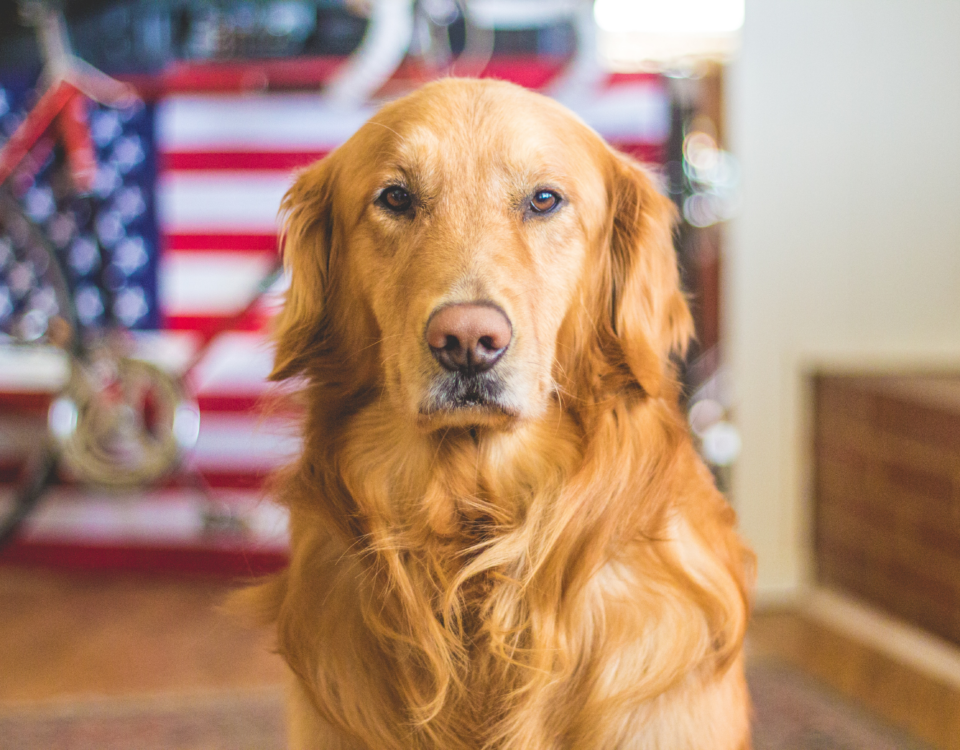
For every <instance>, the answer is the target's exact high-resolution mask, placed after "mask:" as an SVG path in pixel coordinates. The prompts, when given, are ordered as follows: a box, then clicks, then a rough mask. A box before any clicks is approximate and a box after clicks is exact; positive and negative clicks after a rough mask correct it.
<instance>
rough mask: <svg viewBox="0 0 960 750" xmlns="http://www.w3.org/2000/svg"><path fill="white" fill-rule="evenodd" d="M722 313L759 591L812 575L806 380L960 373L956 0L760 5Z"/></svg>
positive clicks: (733, 101) (756, 5) (733, 111)
mask: <svg viewBox="0 0 960 750" xmlns="http://www.w3.org/2000/svg"><path fill="white" fill-rule="evenodd" d="M729 94H730V96H729V99H728V107H729V113H728V114H729V118H730V133H731V145H732V150H733V151H734V152H735V153H736V154H737V155H738V156H739V158H740V160H741V164H742V166H743V197H744V201H743V207H742V211H741V214H740V218H739V219H738V220H737V221H736V222H735V223H734V224H733V225H732V226H731V227H730V232H729V242H728V248H729V255H728V259H727V266H726V276H725V285H726V286H725V299H726V309H725V311H724V319H725V325H726V328H725V333H726V335H727V340H728V347H727V355H728V360H729V364H730V366H731V369H732V372H733V375H734V378H735V382H736V387H737V396H738V399H739V400H738V404H739V406H738V411H737V420H738V423H739V425H740V427H741V430H742V435H743V440H744V449H743V454H742V458H741V460H740V461H739V463H738V465H737V467H736V473H735V478H734V502H735V505H736V507H737V509H738V511H739V513H740V517H741V526H742V529H743V531H744V533H745V535H746V536H747V538H748V539H749V540H750V542H751V543H752V544H753V546H754V548H755V549H756V551H757V553H758V554H759V558H760V581H759V583H760V591H761V596H764V595H766V596H772V595H775V594H777V593H789V592H790V591H793V590H795V589H796V587H797V586H798V585H801V584H802V583H803V582H804V581H805V580H807V576H808V575H809V542H808V539H809V533H808V529H809V520H808V519H809V507H810V497H809V490H808V486H809V460H808V456H807V453H808V445H809V433H808V429H807V424H808V419H809V403H808V398H809V396H808V390H807V383H808V382H809V381H808V375H809V373H810V372H812V371H815V370H835V369H844V370H858V369H864V370H865V369H885V368H888V369H899V370H903V369H930V368H945V369H954V370H956V371H957V372H960V0H752V1H748V3H747V10H746V26H745V28H744V47H743V50H742V53H741V56H740V60H739V61H738V62H737V63H736V64H734V66H733V67H732V68H731V70H730V78H729Z"/></svg>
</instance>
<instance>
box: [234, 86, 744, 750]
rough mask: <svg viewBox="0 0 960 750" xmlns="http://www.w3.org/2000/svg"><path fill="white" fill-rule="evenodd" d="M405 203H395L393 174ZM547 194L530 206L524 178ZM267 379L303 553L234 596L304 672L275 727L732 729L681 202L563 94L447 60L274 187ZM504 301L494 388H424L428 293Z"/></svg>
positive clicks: (651, 745) (579, 736)
mask: <svg viewBox="0 0 960 750" xmlns="http://www.w3.org/2000/svg"><path fill="white" fill-rule="evenodd" d="M397 184H400V185H403V186H404V187H405V188H406V189H407V190H409V191H410V193H411V194H412V195H413V196H414V197H415V203H414V210H413V211H411V212H410V213H409V214H407V215H404V216H397V215H392V214H391V213H390V212H389V211H386V210H384V209H383V208H382V207H379V206H378V205H377V196H378V195H380V193H381V192H382V191H383V190H384V189H385V188H387V187H388V186H390V185H397ZM544 186H548V187H550V188H551V189H555V190H557V191H558V192H559V193H560V195H562V198H563V201H562V205H561V206H560V208H559V209H558V210H557V211H555V212H554V213H553V214H550V215H549V216H531V215H529V214H528V213H525V206H526V205H527V201H528V200H529V196H530V195H531V194H532V192H533V191H535V190H539V189H542V188H544ZM283 212H284V216H285V221H286V229H285V245H284V255H285V261H286V263H287V266H288V268H289V271H290V273H291V278H292V281H291V286H290V289H289V291H288V293H287V298H286V304H285V307H284V309H283V311H282V313H281V314H280V317H279V320H278V327H277V335H276V340H277V353H276V367H275V370H274V373H273V377H274V378H275V379H277V380H282V379H286V378H293V377H298V376H299V377H301V378H303V380H304V382H305V391H304V397H305V402H304V403H305V404H306V407H305V415H304V425H303V440H304V443H303V453H302V455H301V456H300V457H299V459H298V460H297V462H296V463H295V464H294V465H293V466H291V467H289V469H288V470H287V471H286V472H285V473H284V474H283V475H282V476H281V477H279V479H278V482H277V494H278V496H279V499H280V501H281V502H282V503H284V504H285V505H286V506H287V507H288V508H289V510H290V521H291V535H292V543H291V544H292V546H291V560H290V565H289V568H288V569H287V570H286V571H284V572H283V573H281V574H280V575H278V576H277V577H275V578H273V579H271V580H270V581H268V582H267V583H265V584H264V585H262V586H260V587H258V588H257V589H254V590H252V593H250V594H249V595H248V596H247V597H246V599H247V600H248V604H253V605H254V606H255V607H256V608H257V610H258V611H259V613H260V615H261V617H262V618H263V619H265V620H266V621H269V622H275V623H276V628H277V636H278V644H279V650H280V653H281V654H282V655H283V657H284V659H285V660H286V661H287V663H288V664H289V666H290V669H291V672H292V675H293V676H292V680H291V700H290V731H291V746H292V747H294V748H298V749H304V750H305V749H307V748H311V749H313V748H323V749H324V750H347V749H348V748H349V749H350V750H353V749H359V748H365V749H366V748H370V749H376V750H384V749H388V748H389V749H393V748H396V749H397V750H410V749H413V748H436V749H437V750H440V749H442V750H455V749H457V748H464V749H467V748H470V749H471V750H480V749H481V748H482V749H488V750H493V749H494V748H496V749H497V750H548V749H549V750H560V749H561V748H575V749H576V750H589V749H594V748H595V749H596V750H601V749H602V750H611V749H612V748H623V749H625V750H626V749H629V750H655V749H656V750H740V749H742V748H747V747H749V730H748V698H747V693H746V687H745V684H744V679H743V669H742V658H741V645H742V641H743V635H744V630H745V627H746V622H747V611H748V590H749V587H750V584H751V578H752V564H753V562H752V555H751V554H750V553H749V552H748V551H746V550H745V549H744V547H743V546H742V544H741V543H740V541H739V540H738V538H737V536H736V534H735V531H734V524H735V518H734V514H733V512H732V510H731V509H730V508H729V506H728V505H727V504H726V502H725V501H724V499H723V497H722V496H721V495H720V494H719V493H718V492H717V490H716V489H715V488H714V486H713V483H712V479H711V476H710V473H709V472H708V471H707V470H706V468H705V467H704V466H703V464H702V463H701V461H700V460H699V458H698V457H697V455H696V453H695V451H694V449H693V447H692V445H691V442H690V439H689V437H688V433H687V430H686V427H685V423H684V420H683V417H682V415H681V413H680V411H679V409H678V406H677V396H678V387H677V384H676V382H675V378H674V375H673V369H672V367H671V365H670V355H671V353H672V352H682V351H683V349H684V347H685V345H686V343H687V341H688V338H689V336H690V334H691V327H692V326H691V319H690V315H689V312H688V309H687V305H686V302H685V299H684V297H683V295H682V293H681V291H680V288H679V279H678V272H677V267H676V258H675V254H674V251H673V246H672V241H671V240H672V237H671V231H672V223H673V218H674V212H673V209H672V205H671V204H670V202H669V201H668V200H667V199H665V198H664V197H662V196H661V195H659V194H658V193H657V192H656V190H655V189H654V187H653V186H652V184H651V182H650V180H649V178H648V177H647V176H646V174H645V173H644V172H643V170H642V169H641V168H640V167H639V166H638V165H637V164H636V163H634V162H633V161H632V160H630V159H629V158H627V157H625V156H623V155H620V154H617V153H616V152H614V151H613V150H612V149H610V148H609V147H608V146H607V145H606V144H605V143H604V142H603V141H602V140H601V139H600V138H599V137H598V136H597V135H596V134H595V133H594V132H593V131H591V130H590V129H589V128H588V127H586V126H585V125H584V124H583V123H582V122H580V121H579V120H578V119H577V118H575V117H574V116H573V115H571V114H570V113H569V112H568V111H566V110H565V109H564V108H563V107H561V106H560V105H558V104H556V103H554V102H552V101H550V100H548V99H546V98H544V97H541V96H538V95H536V94H532V93H530V92H527V91H525V90H523V89H520V88H518V87H516V86H513V85H510V84H506V83H499V82H490V81H470V80H456V79H450V80H444V81H440V82H437V83H433V84H430V85H428V86H425V87H423V88H422V89H420V90H419V91H417V92H416V93H414V94H412V95H410V96H408V97H405V98H404V99H401V100H399V101H397V102H394V103H392V104H389V105H387V106H386V107H384V108H383V109H382V110H381V111H380V112H379V113H378V114H377V115H376V116H375V117H374V118H373V119H372V120H371V121H370V122H369V123H367V124H366V125H365V126H363V127H362V128H361V129H360V130H359V131H358V132H357V134H356V135H354V136H353V137H352V138H351V139H350V140H349V141H348V142H347V143H346V144H344V145H343V146H341V147H340V148H339V149H337V150H336V151H335V152H334V153H332V154H331V155H330V156H328V157H327V158H326V159H324V160H323V161H321V162H318V163H317V164H315V165H313V166H312V167H309V168H308V169H306V170H305V171H303V172H302V173H301V174H300V175H299V177H298V179H297V180H296V183H295V184H294V185H293V187H292V188H291V189H290V191H289V192H288V194H287V196H286V198H285V200H284V204H283ZM472 300H488V301H492V302H494V303H496V304H497V305H498V306H499V307H500V308H501V309H502V310H503V311H504V312H505V313H506V315H507V316H508V317H509V319H510V321H511V323H512V326H513V340H512V342H511V344H510V348H509V349H508V350H507V352H506V354H505V355H504V357H503V359H502V360H501V361H500V362H499V363H498V364H497V366H496V371H497V376H496V377H497V378H498V380H497V382H498V384H499V386H502V390H501V392H500V395H499V396H498V400H497V402H496V403H495V404H493V405H475V404H474V405H469V404H468V405H461V406H460V407H458V408H455V407H450V406H449V404H447V405H444V403H443V402H442V400H441V401H437V397H436V393H437V392H438V391H437V389H438V388H440V385H438V383H441V381H442V378H443V377H449V374H447V375H444V373H443V371H442V370H441V368H440V367H439V365H438V364H437V362H436V361H435V360H434V359H433V358H432V357H431V354H430V351H429V349H428V347H427V346H426V344H425V342H424V336H423V331H424V327H425V325H426V322H427V320H428V318H429V316H430V314H431V312H432V311H433V310H436V309H437V308H438V307H440V306H442V305H445V304H450V303H456V302H469V301H472Z"/></svg>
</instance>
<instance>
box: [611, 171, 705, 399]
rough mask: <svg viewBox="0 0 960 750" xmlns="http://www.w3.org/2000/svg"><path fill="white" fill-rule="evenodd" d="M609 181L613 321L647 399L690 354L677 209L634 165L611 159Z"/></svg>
mask: <svg viewBox="0 0 960 750" xmlns="http://www.w3.org/2000/svg"><path fill="white" fill-rule="evenodd" d="M612 161H613V165H612V176H611V178H610V188H609V190H610V193H609V194H610V202H611V210H612V214H613V216H612V219H613V222H612V229H611V233H610V275H611V279H610V314H611V317H612V326H613V332H614V335H615V336H616V339H617V342H618V344H619V346H620V349H621V350H622V353H623V359H624V362H625V364H626V365H627V366H628V367H629V369H630V371H631V373H632V374H633V376H634V377H635V378H636V380H637V382H638V383H639V384H640V386H641V387H642V388H643V390H644V391H645V392H646V393H647V394H648V395H650V396H654V397H655V396H657V395H658V394H659V393H660V389H661V386H662V384H663V379H664V378H665V377H667V373H668V368H669V363H670V355H671V354H672V353H678V354H681V355H683V354H685V353H686V349H687V345H688V344H689V342H690V338H691V336H692V335H693V318H692V316H691V315H690V309H689V307H688V306H687V300H686V298H685V297H684V295H683V292H682V291H681V289H680V273H679V270H678V269H677V255H676V252H675V250H674V247H673V227H674V224H675V222H676V209H675V208H674V206H673V203H671V202H670V200H669V199H667V198H666V197H664V196H663V195H661V194H660V193H659V192H657V190H656V188H655V187H654V185H653V183H652V181H651V180H650V178H649V177H648V176H647V174H646V172H645V171H644V170H643V168H642V167H640V165H639V164H638V163H637V162H635V161H634V160H633V159H631V158H630V157H627V156H623V155H622V154H613V159H612Z"/></svg>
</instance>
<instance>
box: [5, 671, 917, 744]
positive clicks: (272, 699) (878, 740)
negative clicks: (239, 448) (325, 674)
mask: <svg viewBox="0 0 960 750" xmlns="http://www.w3.org/2000/svg"><path fill="white" fill-rule="evenodd" d="M748 676H749V680H750V687H751V691H752V693H753V698H754V704H755V721H754V750H929V749H928V748H926V747H925V746H924V745H922V744H920V743H918V742H916V741H914V740H911V739H909V738H908V737H907V736H906V735H904V734H902V733H900V732H898V731H896V730H894V729H892V728H890V727H887V726H884V725H883V724H882V723H881V722H879V721H877V720H876V719H875V718H873V717H872V716H869V715H867V714H866V713H865V712H863V711H862V710H860V709H859V708H857V707H856V706H854V705H852V704H850V703H848V702H847V701H845V700H843V699H842V698H840V697H839V696H837V695H835V694H834V693H832V692H831V691H829V690H827V689H826V688H824V687H822V686H821V685H819V684H818V683H816V682H814V681H813V680H811V679H810V678H808V677H806V676H804V675H803V674H801V673H799V672H797V671H796V670H793V669H790V668H788V667H785V666H783V665H780V664H776V663H762V664H754V665H753V666H751V667H750V669H749V670H748ZM283 747H284V730H283V696H282V693H281V691H280V690H279V689H264V690H257V691H248V692H233V693H216V694H204V695H194V696H176V697H160V698H138V699H114V700H107V699H100V700H89V701H72V702H64V703H49V704H42V705H32V706H23V707H14V706H0V748H2V750H51V748H56V749H57V750H282V748H283Z"/></svg>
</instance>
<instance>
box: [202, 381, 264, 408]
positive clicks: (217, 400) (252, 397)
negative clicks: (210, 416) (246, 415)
mask: <svg viewBox="0 0 960 750" xmlns="http://www.w3.org/2000/svg"><path fill="white" fill-rule="evenodd" d="M264 390H266V385H264ZM196 399H197V406H199V407H200V413H201V414H203V413H205V412H227V413H231V412H247V411H256V410H257V409H259V408H260V406H261V404H262V399H263V395H262V394H259V393H235V394H224V393H201V394H199V395H198V396H197V397H196Z"/></svg>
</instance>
